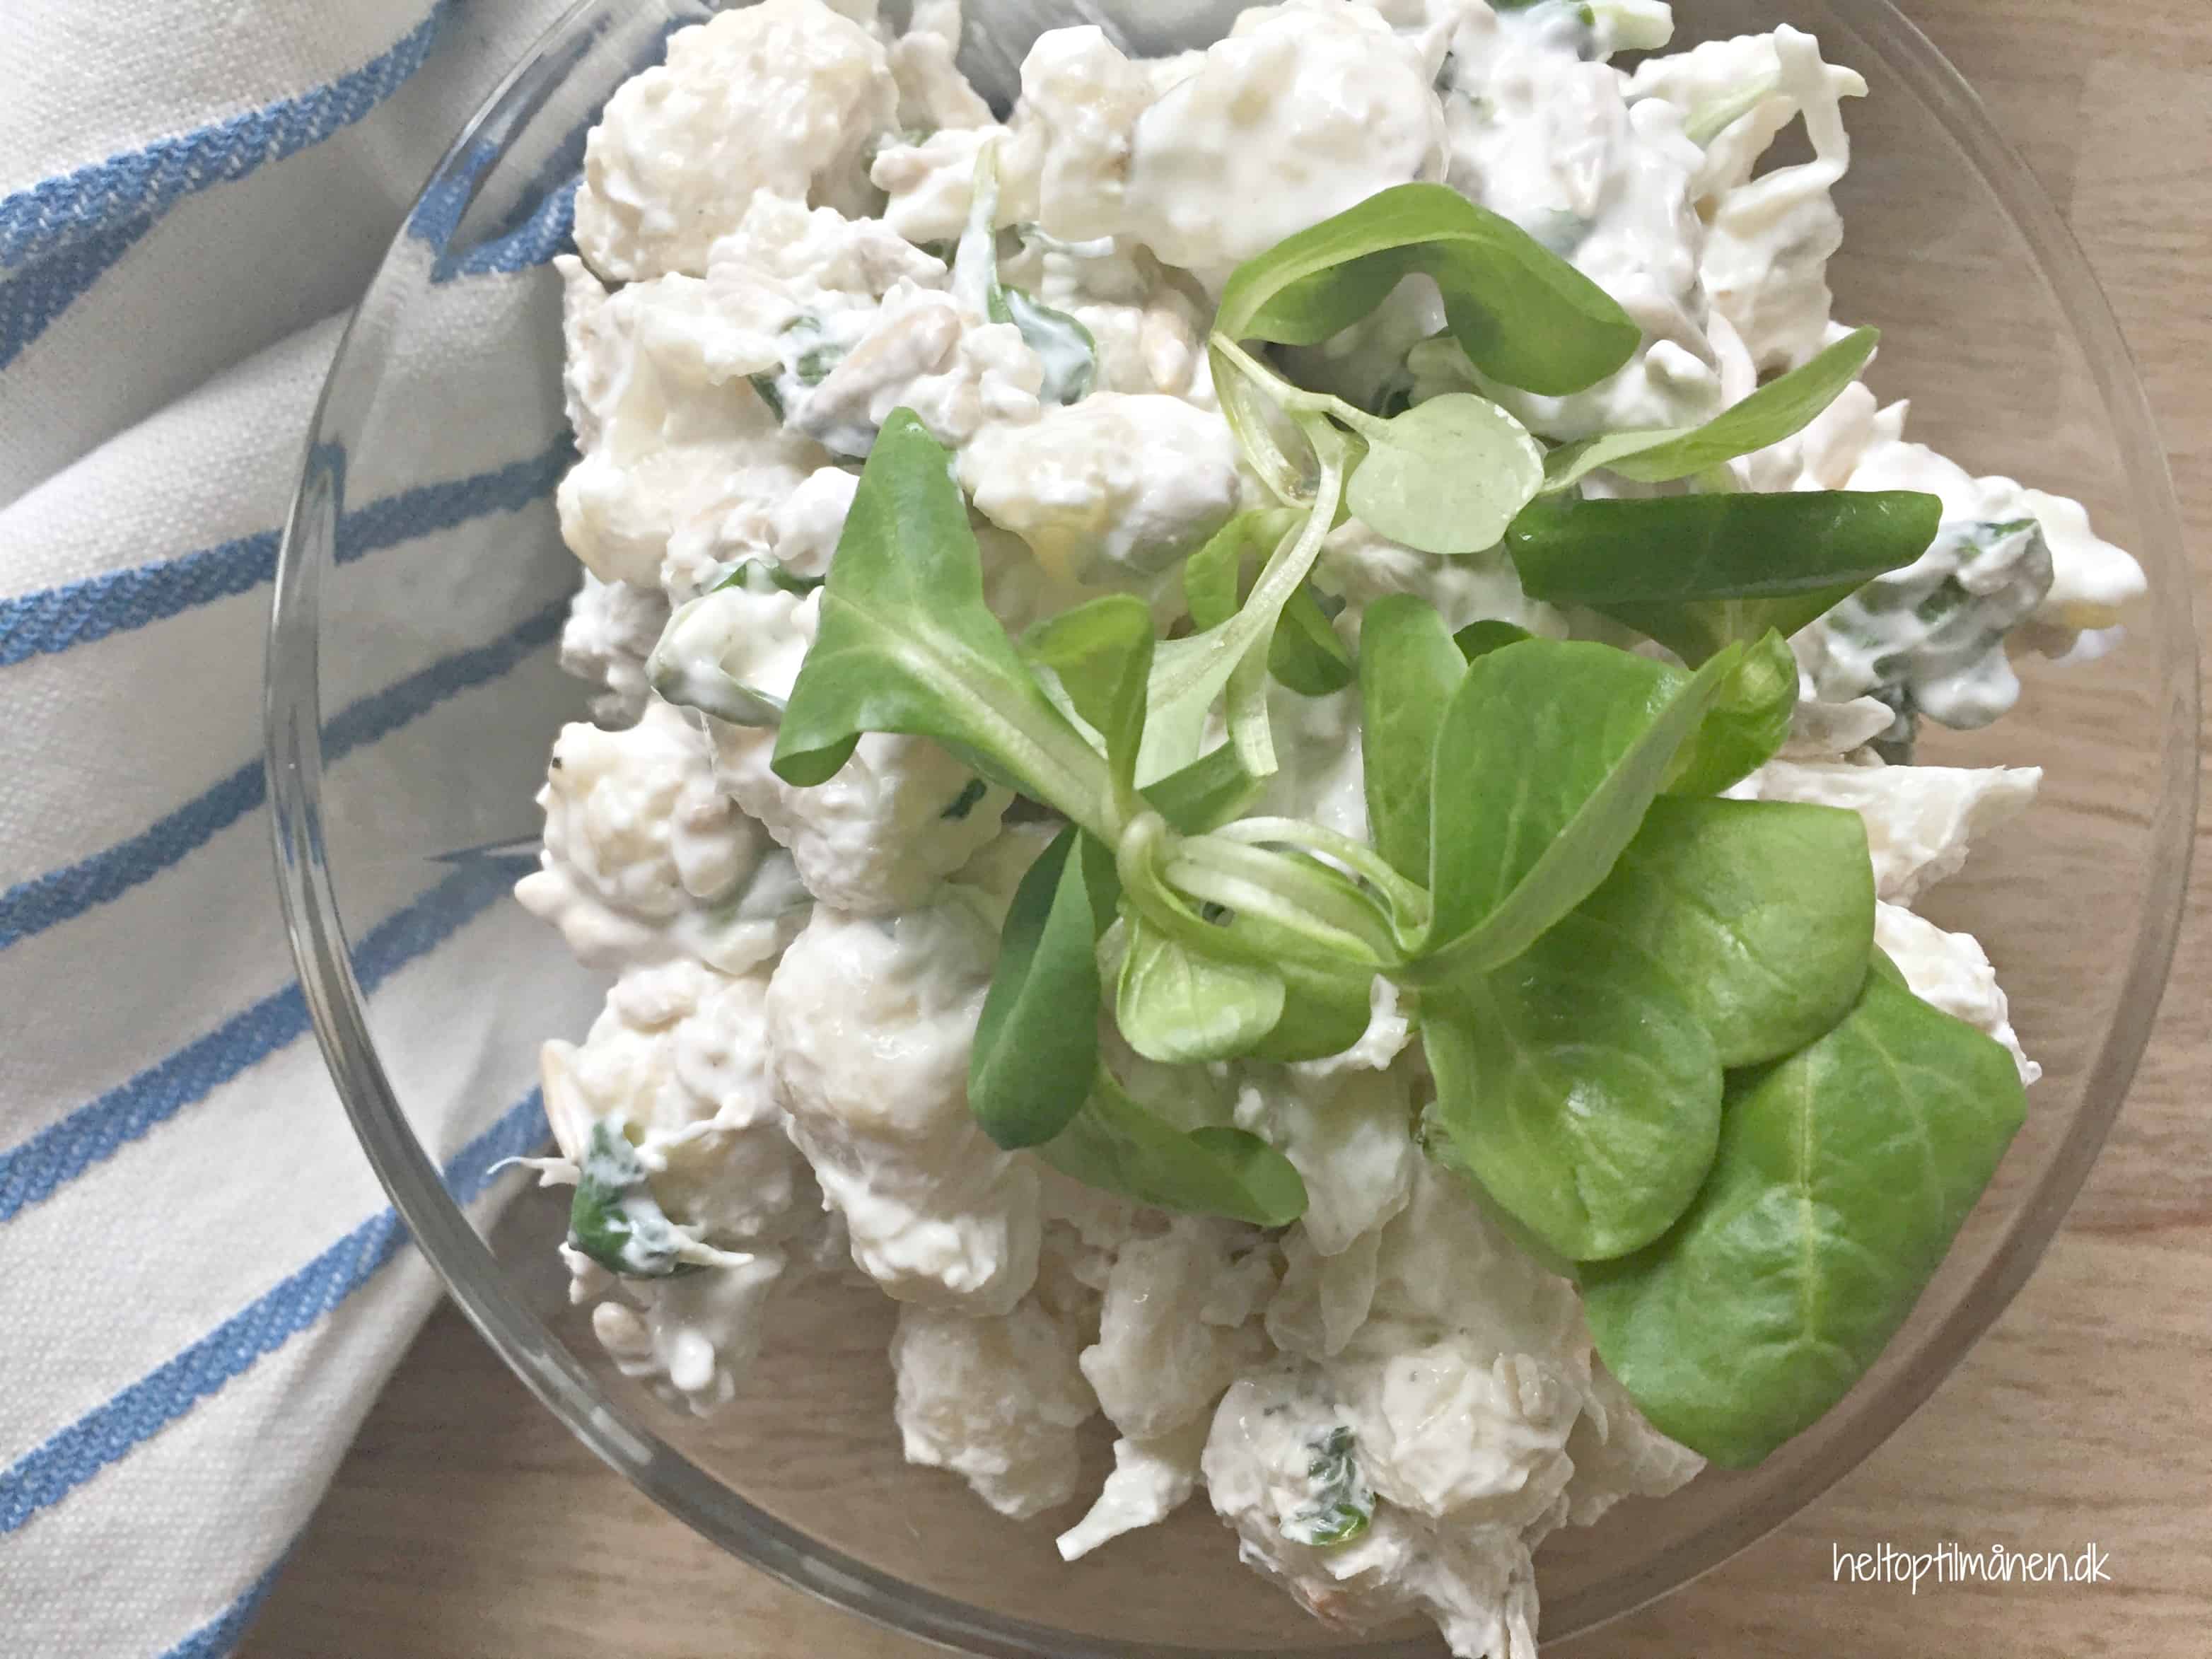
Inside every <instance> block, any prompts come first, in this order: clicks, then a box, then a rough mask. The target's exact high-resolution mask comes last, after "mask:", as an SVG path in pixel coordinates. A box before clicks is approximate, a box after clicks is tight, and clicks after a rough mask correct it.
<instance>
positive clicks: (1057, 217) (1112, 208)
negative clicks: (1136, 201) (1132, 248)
mask: <svg viewBox="0 0 2212 1659" xmlns="http://www.w3.org/2000/svg"><path fill="white" fill-rule="evenodd" d="M1152 97H1153V88H1152V78H1151V76H1149V75H1148V74H1147V73H1146V69H1145V67H1144V66H1143V65H1141V64H1133V63H1131V62H1130V61H1129V59H1128V58H1125V57H1123V56H1122V55H1121V52H1120V51H1118V50H1117V49H1116V48H1115V46H1114V45H1113V43H1112V42H1111V41H1109V40H1107V38H1106V33H1105V31H1104V30H1103V29H1101V28H1098V27H1095V26H1085V27H1080V28H1066V29H1053V30H1050V31H1048V33H1044V34H1042V35H1040V36H1038V37H1037V41H1036V45H1035V46H1031V47H1030V52H1029V56H1028V57H1027V58H1024V59H1023V61H1022V101H1021V105H1020V111H1019V115H1018V121H1019V122H1020V123H1021V124H1022V125H1023V127H1024V131H1025V132H1031V133H1034V134H1035V135H1036V136H1035V137H1034V138H1033V139H1031V140H1030V141H1029V143H1033V144H1035V145H1036V149H1037V176H1036V198H1037V217H1038V219H1039V221H1040V222H1042V224H1043V226H1044V228H1046V229H1047V230H1048V231H1050V232H1052V233H1053V234H1054V235H1056V236H1064V237H1067V238H1069V239H1071V240H1076V241H1084V240H1089V239H1091V238H1092V237H1097V236H1110V235H1112V234H1114V232H1115V229H1116V228H1118V225H1119V221H1120V219H1121V206H1122V201H1121V198H1122V191H1123V188H1124V186H1125V185H1126V184H1127V179H1128V173H1129V134H1130V130H1131V129H1132V128H1133V126H1134V125H1136V121H1137V118H1138V116H1139V115H1140V114H1142V113H1143V112H1144V109H1145V106H1146V104H1148V103H1150V102H1151V101H1152ZM1022 148H1024V149H1025V148H1027V145H1024V146H1023V147H1022ZM1006 159H1007V160H1008V161H1009V162H1011V163H1012V164H1013V165H1012V168H1011V169H1010V170H1011V171H1012V172H1014V173H1016V174H1017V176H1018V175H1019V174H1020V173H1024V172H1026V171H1027V168H1026V167H1024V165H1023V162H1024V161H1025V160H1026V158H1025V157H1024V156H1022V155H1019V154H1017V155H1010V156H1008V157H1007V158H1006ZM964 217H965V214H964V212H963V218H964Z"/></svg>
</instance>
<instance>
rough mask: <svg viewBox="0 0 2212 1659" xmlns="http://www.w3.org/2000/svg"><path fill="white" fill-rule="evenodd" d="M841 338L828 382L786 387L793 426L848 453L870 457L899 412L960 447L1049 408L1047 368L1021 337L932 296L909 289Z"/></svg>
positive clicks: (788, 380)
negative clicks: (1044, 390)
mask: <svg viewBox="0 0 2212 1659" xmlns="http://www.w3.org/2000/svg"><path fill="white" fill-rule="evenodd" d="M833 338H834V339H835V342H836V343H835V345H834V348H833V349H835V350H836V352H837V353H838V354H839V355H837V356H836V358H835V364H836V366H835V367H834V368H830V369H829V372H828V373H827V374H823V376H821V377H820V379H819V380H817V381H816V382H815V383H814V384H812V385H811V386H808V385H805V384H804V377H803V376H801V377H799V380H800V383H799V384H796V385H794V384H793V376H792V375H791V374H786V375H785V376H784V378H783V380H781V381H780V382H779V383H778V384H779V386H780V388H781V395H782V398H783V402H784V407H785V410H786V416H785V418H786V419H787V421H789V422H791V424H792V425H793V427H795V428H798V429H799V430H801V431H804V432H805V433H807V434H808V435H811V436H812V437H815V438H817V439H818V440H819V441H821V443H822V444H823V446H824V447H827V448H829V450H831V451H833V452H835V453H838V454H841V455H852V456H861V455H866V453H868V451H869V450H870V449H872V447H874V445H875V441H876V433H877V431H878V429H879V428H881V427H882V425H883V423H884V421H886V420H888V419H889V418H890V413H891V411H892V410H895V409H910V410H913V411H914V412H915V415H916V416H919V417H920V418H921V423H922V424H923V425H924V426H926V427H927V428H929V430H930V433H931V435H933V437H935V438H936V439H937V440H938V441H939V442H940V443H943V444H945V445H947V446H949V447H958V446H960V445H962V444H964V443H966V442H967V441H969V439H971V438H973V437H974V436H975V434H976V433H977V432H978V431H979V430H980V429H981V428H984V427H985V425H986V424H987V422H1012V423H1014V424H1016V425H1019V424H1022V423H1024V422H1031V421H1034V420H1035V419H1036V415H1037V413H1038V410H1040V408H1041V407H1042V405H1041V404H1040V403H1039V402H1038V397H1037V394H1038V392H1039V389H1040V388H1041V387H1042V386H1043V385H1044V368H1043V365H1042V363H1041V362H1039V361H1038V358H1037V355H1036V352H1034V351H1032V350H1030V348H1029V345H1028V344H1027V343H1026V342H1024V340H1023V338H1022V331H1021V330H1020V329H1018V328H1017V327H1016V326H1015V325H1013V324H1012V323H987V322H985V321H983V320H982V319H981V318H976V317H970V316H968V315H966V314H964V313H963V312H962V311H961V309H960V307H958V306H957V304H956V303H955V302H954V301H953V300H952V298H951V296H950V295H945V294H942V293H939V292H938V291H937V290H935V289H924V288H917V287H915V286H913V285H911V284H908V283H902V284H900V285H899V286H898V287H896V288H895V289H892V290H891V291H890V294H888V295H885V296H884V302H883V304H882V306H881V307H879V308H878V310H877V311H876V312H875V313H874V314H873V315H872V316H871V317H868V318H867V319H866V320H865V325H864V326H861V327H860V328H858V329H857V330H853V329H846V330H843V331H841V332H839V333H837V334H836V335H835V336H833Z"/></svg>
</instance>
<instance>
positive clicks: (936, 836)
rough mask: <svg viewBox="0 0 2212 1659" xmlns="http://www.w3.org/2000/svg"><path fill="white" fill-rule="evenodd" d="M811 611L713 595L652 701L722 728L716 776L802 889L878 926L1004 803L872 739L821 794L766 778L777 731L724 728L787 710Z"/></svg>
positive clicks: (924, 751) (673, 643) (930, 746)
mask: <svg viewBox="0 0 2212 1659" xmlns="http://www.w3.org/2000/svg"><path fill="white" fill-rule="evenodd" d="M808 510H811V508H810V509H808ZM821 609H822V601H821V596H820V594H819V593H818V592H817V593H810V594H806V595H805V596H800V595H798V594H794V593H788V592H781V591H780V590H777V589H774V588H769V589H767V590H765V591H755V590H753V589H751V588H749V587H745V586H734V587H726V588H721V589H720V590H718V591H716V592H712V593H709V594H708V595H706V596H705V597H704V598H702V599H696V600H694V601H693V602H692V603H691V604H690V605H688V606H686V607H685V608H684V611H681V612H679V613H678V617H677V618H676V620H675V622H674V623H671V626H670V629H669V630H668V633H667V635H666V636H665V638H664V641H663V642H662V645H661V647H659V650H657V651H656V652H655V653H654V655H653V674H654V676H655V684H656V685H657V686H658V688H659V690H660V692H661V695H662V696H666V697H671V698H675V699H678V700H680V701H683V702H689V703H693V704H696V706H698V707H700V708H707V709H708V710H709V711H710V712H712V713H714V714H719V715H720V718H715V719H710V720H708V722H707V725H708V733H709V738H710V739H711V746H712V751H713V766H714V776H715V778H716V780H717V781H718V783H719V785H720V787H721V788H722V789H723V790H725V791H726V792H727V793H728V794H729V795H730V796H731V797H732V799H735V800H736V801H737V802H738V805H740V806H742V807H743V808H744V810H745V811H746V812H748V813H750V814H751V815H752V816H753V817H756V818H757V819H758V820H759V821H760V823H761V826H762V827H763V829H766V831H767V832H768V834H769V836H772V837H774V838H775V842H777V844H778V845H780V846H782V847H784V848H787V849H789V851H790V854H791V856H792V859H793V862H794V863H795V864H796V865H797V866H798V870H799V879H800V880H801V881H802V882H804V883H805V886H806V890H807V891H808V892H810V893H811V894H812V895H813V896H815V897H816V898H817V899H819V900H820V901H821V902H823V903H824V904H828V905H830V906H832V907H833V908H836V909H839V910H844V911H848V912H850V913H853V914H854V915H890V914H892V913H893V912H896V911H899V910H904V909H907V908H910V907H911V906H913V905H914V904H915V903H917V902H920V901H921V898H922V897H923V896H924V895H925V894H927V892H928V890H930V888H931V887H932V886H933V885H934V884H936V883H937V882H938V881H939V880H940V879H941V878H944V877H945V876H947V875H950V874H951V872H953V871H955V870H957V869H958V868H959V867H960V866H962V865H963V864H964V863H966V862H967V861H968V860H969V858H970V857H971V856H972V855H973V854H975V852H976V850H977V849H978V848H981V847H982V846H983V845H984V844H985V843H986V842H989V841H990V840H991V839H992V838H993V837H994V836H996V835H997V834H998V833H999V827H1000V821H1001V820H1002V818H1003V817H1004V816H1005V813H1006V806H1007V805H1008V803H1009V802H1011V801H1012V799H1013V792H1012V791H1011V790H1009V789H1006V788H1003V787H998V786H995V785H990V786H987V785H985V784H984V783H983V782H982V781H981V780H980V779H978V778H977V777H976V776H975V774H974V773H972V772H970V771H969V769H967V768H966V767H965V766H963V765H962V764H961V763H959V762H957V761H956V760H954V759H953V758H952V757H951V755H950V754H948V753H946V751H945V750H944V749H942V748H941V747H939V745H938V744H934V743H932V742H931V741H929V740H928V739H927V738H907V737H897V736H894V735H890V734H888V733H884V732H869V733H867V734H866V736H864V737H862V738H861V739H860V744H859V745H858V747H857V748H856V749H855V750H854V754H853V757H852V758H851V759H850V760H848V761H847V762H846V763H845V764H844V765H843V766H842V767H841V768H840V769H838V771H837V773H836V775H835V776H833V777H831V778H829V779H828V780H827V781H824V782H823V783H820V784H817V785H814V786H811V787H805V788H802V787H799V786H797V785H795V784H790V783H786V782H785V781H783V780H782V779H781V778H780V777H778V776H776V775H775V770H774V769H773V767H772V765H771V763H772V762H773V761H774V759H775V739H776V728H775V726H767V725H738V724H735V723H733V722H734V721H735V720H738V719H739V718H746V717H750V709H751V708H752V705H754V704H755V703H757V704H758V705H759V706H761V707H762V708H766V707H769V706H780V705H781V703H783V702H786V701H787V700H788V699H789V697H790V696H791V690H792V686H793V684H794V683H795V682H796V681H797V679H798V677H799V670H800V667H801V666H802V665H803V664H804V662H805V656H806V652H807V649H808V647H810V646H811V645H812V643H813V641H814V637H815V635H816V632H817V629H819V627H820V625H821Z"/></svg>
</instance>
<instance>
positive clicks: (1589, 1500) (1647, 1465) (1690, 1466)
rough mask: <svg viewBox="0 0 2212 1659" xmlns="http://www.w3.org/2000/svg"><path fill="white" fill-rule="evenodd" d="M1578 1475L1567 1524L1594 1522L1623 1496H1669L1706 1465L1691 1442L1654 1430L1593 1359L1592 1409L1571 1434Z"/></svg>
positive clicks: (1572, 1488)
mask: <svg viewBox="0 0 2212 1659" xmlns="http://www.w3.org/2000/svg"><path fill="white" fill-rule="evenodd" d="M1567 1455H1568V1456H1570V1457H1571V1458H1572V1459H1573V1460H1574V1464H1575V1474H1574V1479H1572V1480H1570V1481H1568V1482H1567V1522H1568V1524H1569V1525H1571V1526H1577V1527H1587V1526H1591V1525H1594V1524H1595V1522H1597V1521H1598V1520H1599V1519H1600V1518H1601V1517H1602V1516H1604V1514H1605V1513H1606V1511H1607V1510H1610V1509H1611V1508H1612V1507H1613V1505H1614V1504H1618V1503H1619V1502H1620V1500H1621V1499H1622V1498H1666V1497H1668V1496H1670V1495H1671V1494H1673V1493H1674V1492H1680V1490H1681V1489H1682V1488H1683V1487H1685V1486H1688V1485H1689V1484H1690V1482H1691V1481H1692V1480H1693V1479H1695V1478H1696V1476H1697V1474H1698V1473H1699V1471H1700V1470H1702V1469H1703V1468H1705V1459H1704V1458H1702V1457H1700V1456H1699V1455H1698V1454H1697V1453H1695V1452H1693V1451H1692V1450H1691V1449H1689V1448H1688V1447H1687V1446H1685V1445H1681V1444H1679V1443H1676V1442H1674V1441H1672V1440H1669V1439H1668V1437H1666V1436H1665V1435H1663V1434H1662V1433H1660V1432H1659V1431H1658V1430H1656V1429H1655V1428H1653V1427H1652V1426H1651V1424H1650V1420H1649V1419H1646V1418H1645V1416H1644V1413H1642V1412H1640V1411H1638V1409H1637V1408H1636V1402H1635V1401H1633V1400H1631V1399H1630V1398H1629V1397H1628V1390H1627V1389H1624V1388H1622V1387H1621V1386H1620V1383H1618V1382H1617V1381H1615V1380H1614V1377H1613V1373H1612V1372H1611V1371H1609V1370H1606V1368H1605V1367H1604V1366H1603V1365H1601V1364H1599V1363H1598V1362H1596V1361H1595V1360H1592V1361H1591V1362H1590V1389H1589V1404H1588V1409H1587V1410H1585V1411H1584V1412H1583V1418H1582V1420H1581V1421H1580V1422H1578V1423H1577V1424H1576V1425H1575V1428H1574V1432H1573V1433H1572V1434H1571V1435H1569V1436H1568V1437H1567Z"/></svg>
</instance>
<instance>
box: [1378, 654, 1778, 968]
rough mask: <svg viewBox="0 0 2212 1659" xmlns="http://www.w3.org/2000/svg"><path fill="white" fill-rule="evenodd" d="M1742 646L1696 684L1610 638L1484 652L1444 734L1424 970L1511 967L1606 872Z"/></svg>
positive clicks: (1455, 698)
mask: <svg viewBox="0 0 2212 1659" xmlns="http://www.w3.org/2000/svg"><path fill="white" fill-rule="evenodd" d="M1738 654H1739V653H1737V652H1735V651H1730V652H1728V653H1723V655H1722V656H1720V657H1716V658H1715V659H1713V660H1712V661H1711V662H1710V663H1708V664H1707V665H1705V667H1704V668H1702V669H1700V670H1699V671H1698V672H1697V673H1696V674H1695V675H1693V676H1692V677H1691V678H1688V679H1687V680H1685V679H1683V678H1682V677H1681V676H1680V673H1679V672H1678V671H1673V670H1669V669H1668V668H1666V667H1665V666H1664V665H1662V664H1659V663H1656V662H1650V661H1647V660H1645V659H1643V658H1640V657H1635V656H1632V655H1630V654H1629V653H1626V652H1624V651H1617V650H1614V649H1613V647H1610V646H1603V645H1592V644H1587V643H1582V642H1573V641H1560V640H1525V641H1522V642H1521V643H1520V644H1518V645H1509V646H1507V647H1504V649H1503V650H1500V651H1493V652H1492V653H1490V654H1488V655H1487V656H1484V657H1480V658H1477V659H1475V660H1474V662H1473V663H1471V664H1469V665H1468V670H1467V675H1466V678H1464V679H1462V681H1461V682H1460V684H1459V689H1458V690H1456V691H1455V692H1454V693H1453V695H1452V699H1451V702H1450V705H1449V707H1448V708H1446V710H1445V713H1444V719H1443V725H1442V726H1441V727H1440V728H1439V730H1438V732H1437V750H1436V754H1437V760H1436V767H1435V784H1434V792H1433V796H1432V799H1431V813H1430V825H1431V827H1430V836H1429V866H1430V878H1429V890H1430V894H1431V898H1432V899H1433V901H1434V903H1435V907H1436V908H1435V920H1434V921H1433V923H1432V924H1431V929H1430V932H1429V935H1428V939H1427V941H1426V944H1425V947H1424V953H1425V961H1424V963H1423V965H1422V968H1421V972H1422V973H1423V974H1425V975H1431V976H1433V975H1436V973H1437V970H1438V969H1443V971H1445V972H1450V973H1457V972H1461V971H1466V970H1473V969H1489V968H1495V967H1498V966H1501V965H1502V964H1504V963H1507V962H1510V961H1511V960H1512V959H1513V958H1514V957H1516V956H1518V955H1519V954H1520V953H1521V952H1522V951H1524V950H1526V949H1527V948H1528V945H1531V944H1533V943H1534V941H1535V940H1536V939H1538V938H1539V937H1541V935H1542V934H1543V933H1544V931H1545V930H1546V929H1547V928H1548V927H1551V926H1552V925H1553V923H1554V922H1556V921H1559V918H1560V917H1561V916H1564V915H1566V914H1567V912H1568V911H1570V910H1571V909H1573V908H1575V906H1576V905H1577V904H1579V903H1581V902H1582V901H1583V899H1584V898H1586V897H1588V896H1589V893H1590V891H1591V890H1593V889H1594V888H1595V887H1596V886H1597V884H1599V883H1600V882H1601V881H1603V880H1604V879H1605V876H1606V872H1607V871H1608V870H1610V869H1611V868H1612V867H1613V860H1614V859H1615V858H1617V857H1619V856H1620V850H1621V848H1624V847H1626V845H1627V844H1628V842H1629V839H1630V838H1631V837H1632V836H1634V835H1635V833H1636V829H1637V826H1638V824H1640V823H1642V822H1643V819H1644V811H1645V809H1646V808H1647V807H1649V806H1650V804H1651V801H1652V799H1653V798H1654V797H1655V796H1656V795H1657V793H1659V790H1660V788H1661V787H1662V785H1663V784H1664V782H1665V781H1666V779H1667V775H1668V772H1669V770H1670V769H1671V768H1672V766H1673V764H1674V758H1675V755H1676V753H1677V751H1678V750H1680V749H1681V747H1682V745H1683V744H1685V743H1686V742H1687V741H1688V740H1689V739H1690V738H1692V736H1693V735H1694V733H1695V732H1697V730H1698V727H1699V723H1700V722H1701V721H1702V720H1704V719H1705V714H1706V711H1707V710H1708V709H1710V708H1711V707H1712V705H1713V703H1714V702H1715V700H1716V699H1717V697H1718V696H1719V695H1720V693H1721V690H1722V688H1723V684H1725V682H1726V678H1727V677H1728V675H1729V673H1730V672H1732V671H1733V670H1734V668H1735V664H1736V660H1737V657H1738Z"/></svg>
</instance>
